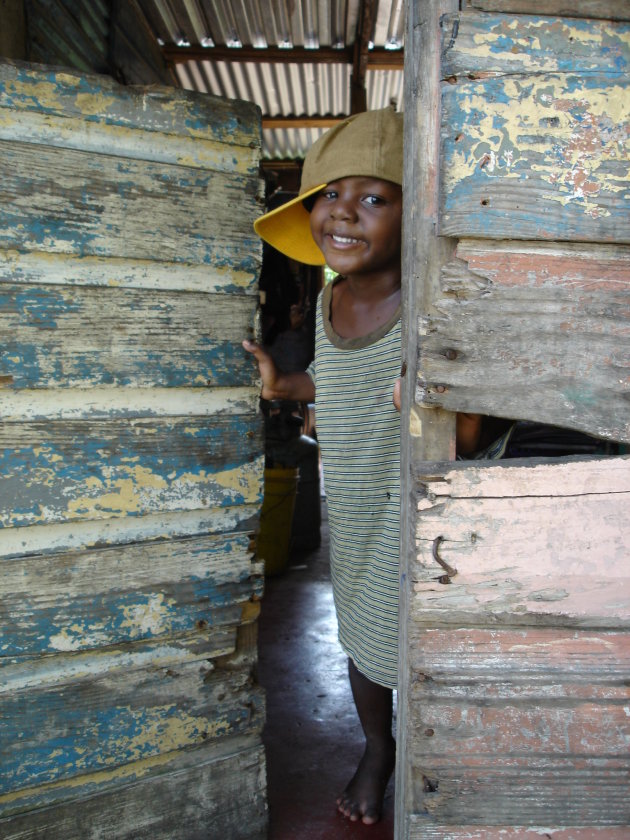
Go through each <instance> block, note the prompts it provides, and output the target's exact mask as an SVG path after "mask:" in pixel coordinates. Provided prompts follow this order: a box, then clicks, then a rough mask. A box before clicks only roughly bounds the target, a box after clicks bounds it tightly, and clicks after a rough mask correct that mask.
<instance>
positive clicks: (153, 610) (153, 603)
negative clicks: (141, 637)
mask: <svg viewBox="0 0 630 840" xmlns="http://www.w3.org/2000/svg"><path fill="white" fill-rule="evenodd" d="M174 604H175V601H174V599H172V598H169V599H168V601H167V600H166V598H165V597H164V595H163V593H161V592H159V593H156V594H154V595H151V597H150V598H149V600H148V602H147V603H146V604H134V605H133V606H131V607H124V608H123V610H122V613H123V615H124V616H125V620H124V621H122V622H121V625H120V626H121V627H124V628H127V629H129V630H133V631H135V632H138V633H141V634H144V633H154V634H159V633H160V632H162V631H163V630H164V625H165V623H166V622H167V621H168V618H169V612H170V607H172V606H173V605H174Z"/></svg>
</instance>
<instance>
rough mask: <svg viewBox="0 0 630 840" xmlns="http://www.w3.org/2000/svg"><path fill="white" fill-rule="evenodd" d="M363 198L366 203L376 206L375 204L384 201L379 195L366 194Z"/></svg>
mask: <svg viewBox="0 0 630 840" xmlns="http://www.w3.org/2000/svg"><path fill="white" fill-rule="evenodd" d="M363 200H364V201H365V203H366V204H370V205H371V206H372V207H376V206H377V205H379V204H383V203H384V202H385V199H384V198H381V196H380V195H366V196H365V198H364V199H363Z"/></svg>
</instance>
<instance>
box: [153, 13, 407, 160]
mask: <svg viewBox="0 0 630 840" xmlns="http://www.w3.org/2000/svg"><path fill="white" fill-rule="evenodd" d="M139 2H140V6H141V8H142V10H143V12H144V14H145V16H146V18H147V21H148V23H149V25H150V27H151V29H152V31H153V34H154V37H155V38H156V39H157V40H158V41H159V42H160V43H161V44H162V45H165V46H166V45H177V46H178V47H179V48H180V49H181V51H182V53H185V52H186V48H188V47H198V48H200V50H197V51H196V53H195V57H194V58H191V59H187V60H185V61H181V60H180V57H178V58H176V64H175V71H176V76H177V79H178V80H179V83H180V84H181V86H182V87H183V88H186V89H188V90H196V91H201V92H205V93H212V94H215V95H218V96H225V97H228V98H238V99H247V100H250V101H253V102H255V103H256V104H257V105H259V107H260V108H261V111H262V114H263V119H264V120H266V119H268V118H281V117H285V118H287V117H294V118H296V117H316V116H320V117H321V116H333V117H339V116H346V115H348V114H349V113H350V79H351V74H352V64H351V63H348V48H351V47H352V46H353V44H354V41H355V35H356V32H357V23H358V20H359V14H360V0H302V2H295V1H294V0H267V2H262V0H139ZM403 30H404V0H380V2H379V3H378V4H377V10H376V13H375V17H374V23H373V30H372V33H371V44H372V45H373V47H374V48H381V50H382V49H388V50H400V49H401V48H402V46H403ZM226 47H227V48H230V49H229V52H230V53H231V52H232V50H233V51H234V60H230V59H231V56H229V57H226V56H225V50H221V53H220V57H219V58H217V56H216V54H213V52H214V48H226ZM251 47H254V48H256V49H257V50H258V49H260V50H261V58H262V56H263V55H264V50H265V49H266V48H275V49H277V48H280V49H282V50H287V55H288V54H289V52H288V51H290V50H298V49H302V50H304V49H306V50H320V49H322V48H328V49H329V50H330V49H331V48H332V49H335V50H339V56H340V61H339V63H334V64H333V63H319V62H313V63H309V62H308V59H306V62H305V63H303V62H296V63H292V62H290V63H285V62H278V61H275V62H266V61H265V62H263V61H258V60H251V61H243V60H242V59H241V58H239V55H238V53H239V50H244V48H251ZM201 50H202V51H201ZM206 51H207V58H205V52H206ZM170 55H171V56H172V55H173V51H172V50H171V53H170ZM402 84H403V74H402V68H401V69H398V70H392V69H370V70H368V72H367V73H366V90H367V107H368V109H374V108H383V107H386V106H387V105H389V104H390V103H392V102H394V103H395V104H396V106H397V107H398V108H399V109H401V108H402V102H403V96H402ZM323 130H324V128H321V127H291V126H288V125H283V126H281V127H272V128H267V127H264V131H263V156H264V157H265V158H271V159H287V158H301V157H303V156H304V154H305V153H306V151H307V150H308V148H309V146H310V145H311V144H312V143H313V142H314V141H315V140H316V139H317V137H319V136H320V135H321V133H322V131H323Z"/></svg>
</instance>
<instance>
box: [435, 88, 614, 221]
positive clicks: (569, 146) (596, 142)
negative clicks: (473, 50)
mask: <svg viewBox="0 0 630 840" xmlns="http://www.w3.org/2000/svg"><path fill="white" fill-rule="evenodd" d="M473 91H474V92H473ZM473 91H471V93H470V95H469V96H467V97H466V100H465V102H464V104H463V105H462V107H463V108H464V109H465V111H466V112H469V113H473V112H474V113H475V118H474V119H471V120H470V121H468V122H467V124H466V125H465V128H464V132H465V140H466V142H462V143H460V144H455V145H454V147H453V153H452V158H451V161H452V164H451V166H449V167H448V169H447V170H446V171H445V180H446V182H447V183H448V185H449V188H452V187H453V186H454V185H455V184H457V183H459V182H461V181H463V180H465V179H467V178H471V177H472V176H473V175H477V171H478V169H479V167H483V169H484V172H485V173H486V175H487V176H488V177H493V176H497V175H498V176H500V177H501V178H503V179H512V178H514V179H518V178H522V177H523V175H524V172H525V165H527V164H529V166H530V168H531V170H532V171H534V172H537V173H538V175H539V176H540V177H541V179H542V180H543V181H544V182H546V183H547V184H548V185H549V187H550V189H549V191H548V192H547V193H545V194H544V198H546V199H548V200H553V201H558V202H560V203H561V204H563V205H566V204H567V203H568V202H571V201H574V200H576V199H579V200H580V207H581V208H582V210H583V212H584V213H586V214H589V215H591V216H593V215H595V216H597V215H604V214H607V212H608V211H606V210H604V209H603V208H602V207H601V206H600V205H599V204H598V202H597V196H598V194H599V193H600V192H602V191H608V192H615V191H619V190H622V189H625V188H627V187H628V186H629V185H630V173H629V172H628V171H627V170H626V172H625V173H623V174H620V175H617V176H615V179H613V178H612V177H611V175H610V173H609V172H601V171H600V170H601V168H602V164H603V163H604V161H606V160H609V159H611V160H615V159H621V160H623V159H624V158H626V157H627V156H628V146H627V144H628V134H629V129H628V125H629V123H630V102H629V101H628V97H627V95H626V92H625V90H624V89H623V88H621V87H620V86H619V85H611V86H609V87H608V88H607V89H606V90H605V91H604V90H589V91H587V92H585V91H584V90H582V89H580V90H577V91H575V92H568V91H567V90H566V89H565V87H564V85H563V78H562V77H551V76H547V77H544V78H541V79H537V80H533V81H530V80H528V81H527V82H524V81H522V80H521V81H516V80H512V79H509V80H506V81H505V83H504V92H505V95H506V97H507V101H506V102H502V101H492V102H490V101H488V99H487V98H486V96H485V95H484V89H483V86H479V85H475V86H474V87H473ZM585 93H588V100H587V99H586V98H585ZM571 111H577V112H579V118H578V117H577V116H573V114H572V113H571ZM550 120H556V121H557V123H556V125H555V126H554V125H550V124H549V121H550ZM541 126H544V137H545V141H544V142H541V131H540V127H541ZM517 163H518V164H519V167H518V168H517V167H515V164H517ZM524 164H525V165H524Z"/></svg>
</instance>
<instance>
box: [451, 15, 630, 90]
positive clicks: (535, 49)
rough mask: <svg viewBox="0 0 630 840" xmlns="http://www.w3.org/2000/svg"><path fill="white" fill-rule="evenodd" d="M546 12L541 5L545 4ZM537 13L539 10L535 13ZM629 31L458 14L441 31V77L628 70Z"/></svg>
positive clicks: (604, 24)
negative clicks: (442, 75)
mask: <svg viewBox="0 0 630 840" xmlns="http://www.w3.org/2000/svg"><path fill="white" fill-rule="evenodd" d="M545 6H547V4H545ZM540 11H541V8H540V4H538V9H537V10H536V13H535V15H536V14H537V13H539V12H540ZM629 31H630V27H629V26H628V24H625V23H613V22H612V21H611V20H583V19H582V20H578V19H575V18H552V17H538V16H531V15H527V16H514V15H509V16H508V15H505V14H495V15H491V14H475V13H473V12H466V13H463V14H462V13H460V14H456V15H451V16H449V17H448V18H445V19H444V21H443V28H442V73H443V74H444V76H445V77H447V78H448V77H452V76H461V75H469V74H471V73H472V74H485V73H554V72H570V73H594V72H605V73H610V74H611V75H614V74H617V75H619V76H622V75H624V74H627V73H628V69H629V68H630V38H629V37H628V33H629Z"/></svg>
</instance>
